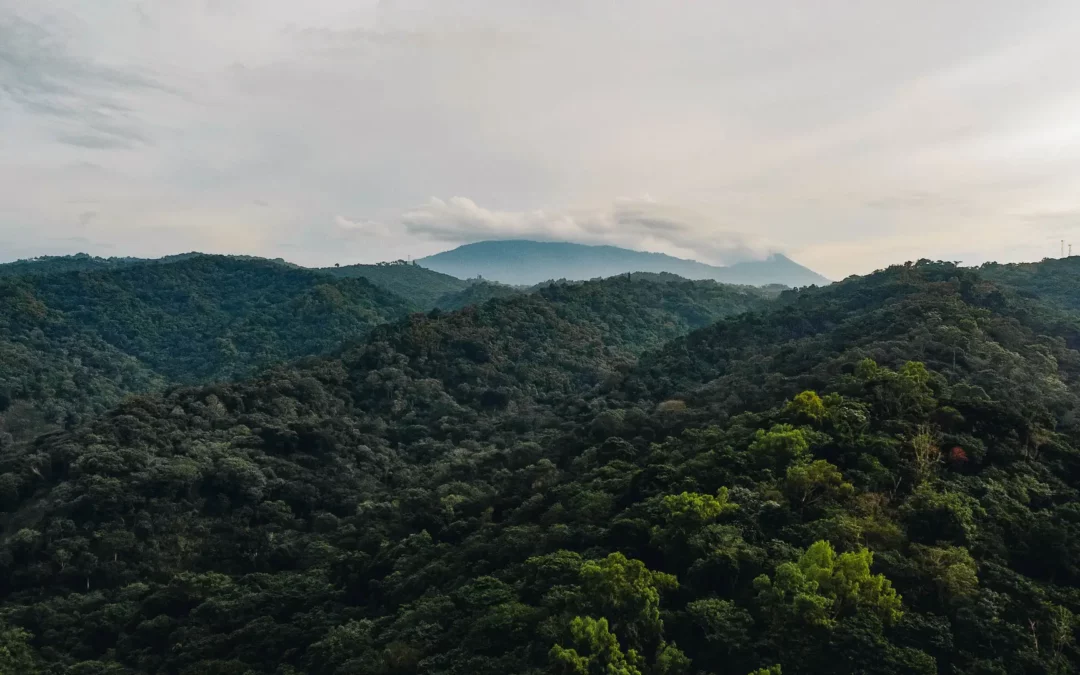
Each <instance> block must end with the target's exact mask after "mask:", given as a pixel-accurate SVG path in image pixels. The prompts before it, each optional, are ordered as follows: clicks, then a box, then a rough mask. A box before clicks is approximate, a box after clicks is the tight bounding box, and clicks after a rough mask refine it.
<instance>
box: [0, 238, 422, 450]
mask: <svg viewBox="0 0 1080 675" xmlns="http://www.w3.org/2000/svg"><path fill="white" fill-rule="evenodd" d="M409 310H410V305H409V304H408V303H407V302H406V301H404V300H402V299H400V298H398V297H397V296H394V295H391V294H389V293H387V292H386V291H383V290H381V289H379V288H376V287H375V286H373V285H371V284H369V283H368V282H366V281H365V280H363V279H334V278H330V277H327V276H325V275H323V274H320V273H317V272H314V271H310V270H304V269H301V268H296V267H291V266H286V265H281V264H278V263H276V262H271V261H265V260H258V259H238V258H232V257H223V256H202V255H199V256H186V257H183V258H182V259H179V260H176V261H174V262H172V263H171V264H161V263H159V262H157V261H155V262H153V263H148V264H131V265H117V266H115V267H110V268H108V269H99V270H95V271H91V272H66V273H57V274H47V273H37V274H30V275H25V276H21V277H14V276H13V277H6V278H2V279H0V362H2V363H3V365H4V367H3V368H2V369H0V433H3V432H4V431H5V428H6V430H7V431H8V432H13V433H15V434H16V435H20V436H25V435H26V433H28V432H30V431H32V430H34V429H37V428H41V427H42V426H45V425H58V424H60V425H64V424H66V425H70V424H73V423H76V422H78V421H79V420H80V419H82V418H83V417H84V416H85V415H87V414H91V413H96V412H102V411H104V410H105V409H107V408H108V407H111V406H112V405H115V404H116V403H117V402H118V401H119V399H120V398H121V397H122V396H123V395H125V394H127V393H132V392H145V391H153V390H157V389H160V388H161V387H162V386H164V385H165V384H166V383H184V382H187V383H192V382H208V381H213V380H219V379H226V378H230V377H234V376H238V375H244V374H250V373H251V372H253V371H254V370H255V369H257V368H259V367H262V366H265V365H268V364H270V363H274V362H278V361H286V360H291V359H294V358H297V357H300V356H307V355H311V354H319V353H324V352H327V351H330V350H332V349H336V348H337V347H338V346H339V345H340V344H341V342H342V341H343V340H347V339H360V338H362V337H363V336H364V335H366V333H367V332H368V331H369V330H370V329H371V328H372V327H373V326H375V325H377V324H380V323H385V322H387V321H391V320H396V319H399V318H401V317H403V316H405V314H407V313H408V311H409Z"/></svg>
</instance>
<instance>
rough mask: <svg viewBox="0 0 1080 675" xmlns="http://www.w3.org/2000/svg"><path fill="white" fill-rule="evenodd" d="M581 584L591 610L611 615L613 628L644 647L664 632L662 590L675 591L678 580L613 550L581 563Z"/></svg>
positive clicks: (598, 613) (599, 613) (633, 642)
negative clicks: (661, 607)
mask: <svg viewBox="0 0 1080 675" xmlns="http://www.w3.org/2000/svg"><path fill="white" fill-rule="evenodd" d="M581 586H582V591H583V593H584V597H585V601H586V605H587V606H588V607H589V608H590V609H592V610H593V611H595V612H596V614H597V615H601V616H605V617H609V618H610V619H611V622H612V627H613V630H615V631H616V632H618V633H619V634H620V635H622V636H624V637H625V638H627V639H628V640H629V642H630V644H634V645H639V646H644V643H645V641H647V640H649V639H652V638H656V637H659V636H660V634H661V633H662V632H663V628H664V624H663V622H662V621H661V620H660V592H661V591H667V590H675V589H677V588H678V587H679V583H678V581H677V580H676V579H675V577H674V576H672V575H670V574H664V573H662V572H653V571H652V570H650V569H649V568H647V567H645V563H643V562H641V561H640V560H632V559H628V558H627V557H626V556H624V555H623V554H622V553H612V554H611V555H609V556H607V557H606V558H603V559H602V560H589V561H587V562H586V563H585V564H583V565H582V566H581Z"/></svg>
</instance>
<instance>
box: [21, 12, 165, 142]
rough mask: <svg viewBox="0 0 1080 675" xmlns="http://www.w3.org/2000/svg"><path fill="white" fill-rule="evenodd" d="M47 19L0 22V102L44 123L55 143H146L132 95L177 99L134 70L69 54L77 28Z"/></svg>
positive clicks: (151, 79)
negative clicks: (144, 94) (133, 108)
mask: <svg viewBox="0 0 1080 675" xmlns="http://www.w3.org/2000/svg"><path fill="white" fill-rule="evenodd" d="M48 19H49V20H47V21H44V20H43V21H39V22H33V21H31V20H28V19H25V18H23V17H22V16H20V14H19V13H18V12H17V11H14V12H8V13H6V14H5V16H4V17H3V18H0V84H2V85H3V86H2V87H0V97H2V98H0V100H2V99H7V101H8V102H9V103H11V104H14V105H15V106H18V107H19V108H22V109H23V110H24V111H26V113H28V114H30V115H33V116H35V117H36V118H37V119H38V120H40V121H43V122H44V123H45V125H46V126H47V127H48V128H50V129H51V133H52V135H53V136H54V138H55V139H56V140H57V141H59V142H61V143H66V144H70V145H74V146H78V147H82V148H90V149H116V148H131V147H135V146H137V145H140V144H144V143H147V142H148V138H147V135H146V131H145V128H146V127H147V126H148V125H147V124H146V122H145V121H144V120H140V119H139V118H138V116H137V115H136V114H135V111H133V110H132V108H131V104H130V102H129V99H130V97H131V95H132V94H140V93H146V92H157V93H169V94H175V93H176V92H175V91H174V90H171V89H170V88H169V87H168V86H166V85H164V84H163V83H161V82H159V81H158V80H156V79H155V78H154V77H153V76H152V75H151V74H148V73H146V72H144V71H143V70H142V69H140V68H138V67H137V66H135V65H125V66H124V67H115V66H110V65H106V64H103V63H100V62H98V61H97V60H96V59H94V58H93V57H87V56H85V55H79V54H75V53H73V52H71V51H70V50H69V49H68V47H67V45H68V44H69V43H70V42H74V40H73V39H72V33H73V32H76V31H78V30H80V29H81V28H82V26H81V25H79V23H78V22H77V21H75V22H73V23H74V24H75V25H74V26H72V25H69V24H65V22H63V21H60V20H58V19H57V18H56V17H48ZM68 21H69V23H70V22H71V19H70V17H68Z"/></svg>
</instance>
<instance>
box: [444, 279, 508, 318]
mask: <svg viewBox="0 0 1080 675" xmlns="http://www.w3.org/2000/svg"><path fill="white" fill-rule="evenodd" d="M524 292H525V291H524V290H523V289H521V288H519V287H516V286H507V285H506V284H496V283H492V282H490V281H478V282H476V283H472V284H469V286H468V287H466V288H465V289H463V290H460V291H456V292H451V293H447V294H446V295H444V296H442V297H441V298H439V299H438V301H437V302H436V303H435V306H436V307H438V308H439V309H442V310H446V311H451V310H455V309H461V308H463V307H468V306H469V305H482V304H483V303H485V302H487V301H488V300H494V299H495V298H509V297H513V296H515V295H520V294H522V293H524Z"/></svg>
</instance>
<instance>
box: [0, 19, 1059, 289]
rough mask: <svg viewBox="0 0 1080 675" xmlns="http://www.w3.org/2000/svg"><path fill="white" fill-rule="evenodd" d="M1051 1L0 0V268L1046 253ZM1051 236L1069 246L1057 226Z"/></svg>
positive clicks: (817, 262)
mask: <svg viewBox="0 0 1080 675" xmlns="http://www.w3.org/2000/svg"><path fill="white" fill-rule="evenodd" d="M1078 21H1080V4H1077V3H1075V2H1043V3H1036V4H1033V5H1029V4H1028V3H1017V2H986V1H980V2H975V1H973V0H964V1H962V2H951V3H934V2H922V1H918V2H890V3H888V4H886V3H866V2H855V1H850V2H838V1H830V2H814V3H793V2H790V1H787V2H757V3H752V4H751V3H745V2H707V3H704V2H702V3H671V2H659V1H657V2H642V1H626V0H624V1H622V2H617V3H616V2H589V3H580V2H561V1H560V2H555V1H550V0H549V1H547V2H542V3H539V2H534V3H525V2H515V1H511V0H497V1H496V0H491V1H489V2H479V1H467V0H462V1H455V2H448V1H446V0H443V1H442V2H378V3H364V2H339V1H337V0H334V1H332V2H331V1H328V2H315V3H297V2H295V1H289V2H284V1H279V0H258V1H256V0H250V1H249V0H213V1H199V2H126V1H121V0H98V1H97V2H94V3H87V2H75V1H74V0H71V1H62V0H0V129H2V132H3V133H2V135H0V260H12V259H15V258H20V257H27V256H36V255H41V254H45V253H54V254H55V253H71V252H74V251H87V252H90V253H93V254H98V255H141V256H155V255H164V254H168V253H174V252H177V251H185V250H202V251H208V252H223V253H246V254H252V255H264V256H268V257H278V256H280V257H284V258H287V259H289V260H293V261H296V262H300V263H304V264H312V265H323V264H333V263H335V262H341V263H346V262H371V261H376V260H386V259H393V258H398V257H405V256H406V255H412V256H422V255H428V254H431V253H435V252H437V251H441V250H444V249H447V248H450V247H452V246H454V245H456V244H459V243H464V242H469V241H476V240H480V239H498V238H529V239H540V240H558V241H575V242H581V243H606V244H613V245H617V246H626V247H630V248H636V249H640V250H650V251H658V252H664V253H669V254H672V255H678V256H681V257H691V258H695V259H698V260H701V261H704V262H708V263H713V264H726V263H732V262H736V261H740V260H746V259H750V258H755V257H760V256H762V255H764V254H766V253H768V252H772V251H779V252H784V253H785V254H787V255H789V256H791V257H793V258H794V259H795V260H797V261H798V262H800V263H802V264H804V265H807V266H809V267H812V268H813V269H815V270H816V271H818V272H821V273H822V274H825V275H826V276H829V277H831V278H834V279H835V278H841V277H843V276H846V275H848V274H853V273H863V272H867V271H870V270H873V269H875V268H878V267H882V266H885V265H887V264H890V263H894V262H900V261H903V260H906V259H917V258H922V257H931V258H938V259H945V260H961V261H964V262H966V263H969V264H970V263H978V262H981V261H984V260H1001V261H1011V260H1035V259H1039V258H1042V257H1044V256H1048V255H1052V254H1056V253H1057V251H1058V245H1059V243H1058V242H1059V240H1061V239H1066V240H1070V239H1071V238H1072V237H1073V236H1074V235H1075V234H1076V229H1077V226H1078V225H1080V70H1078V69H1077V68H1076V67H1075V64H1076V63H1078V62H1080V40H1077V39H1076V29H1075V27H1076V25H1077V22H1078ZM1078 243H1080V242H1078Z"/></svg>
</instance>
